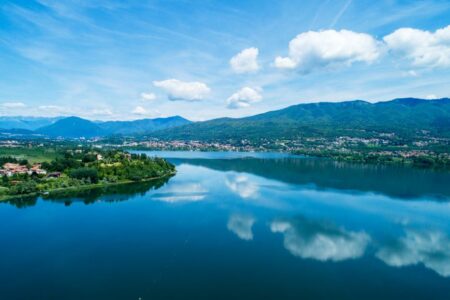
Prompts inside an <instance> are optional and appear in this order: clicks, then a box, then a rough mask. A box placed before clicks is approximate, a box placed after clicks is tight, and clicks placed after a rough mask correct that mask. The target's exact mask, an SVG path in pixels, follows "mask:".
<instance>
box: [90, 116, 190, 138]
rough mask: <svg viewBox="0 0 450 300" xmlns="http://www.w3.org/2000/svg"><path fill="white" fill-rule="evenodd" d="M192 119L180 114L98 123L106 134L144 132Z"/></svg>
mask: <svg viewBox="0 0 450 300" xmlns="http://www.w3.org/2000/svg"><path fill="white" fill-rule="evenodd" d="M190 123H191V121H189V120H186V119H185V118H182V117H180V116H173V117H168V118H157V119H142V120H135V121H108V122H102V123H97V124H98V126H100V128H101V129H102V130H103V131H104V133H105V134H106V135H113V134H123V135H127V134H143V133H146V132H153V131H156V130H162V129H166V128H171V127H175V126H181V125H186V124H190Z"/></svg>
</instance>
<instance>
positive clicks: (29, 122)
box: [0, 98, 450, 141]
mask: <svg viewBox="0 0 450 300" xmlns="http://www.w3.org/2000/svg"><path fill="white" fill-rule="evenodd" d="M39 125H43V126H39ZM11 131H13V132H22V133H23V132H28V133H32V134H41V135H45V136H49V137H64V138H79V137H86V138H90V137H105V136H112V135H128V136H129V135H133V136H144V137H156V138H160V139H180V140H203V141H220V140H229V139H265V138H266V139H271V138H281V139H292V138H297V137H308V136H311V137H313V136H314V137H320V136H340V135H350V136H364V135H367V133H368V132H378V133H382V132H385V133H396V134H398V135H403V136H411V135H415V134H417V133H418V132H423V131H426V132H429V133H431V134H433V135H435V136H442V137H450V99H449V98H442V99H436V100H424V99H417V98H402V99H394V100H391V101H385V102H377V103H370V102H367V101H363V100H354V101H346V102H320V103H307V104H298V105H294V106H290V107H287V108H284V109H281V110H276V111H270V112H267V113H263V114H258V115H254V116H250V117H244V118H219V119H213V120H209V121H203V122H191V121H189V120H187V119H184V118H182V117H180V116H174V117H168V118H157V119H142V120H135V121H107V122H96V121H89V120H86V119H82V118H79V117H68V118H62V117H60V118H28V119H27V118H25V117H16V118H14V117H1V118H0V133H3V134H4V133H5V132H11Z"/></svg>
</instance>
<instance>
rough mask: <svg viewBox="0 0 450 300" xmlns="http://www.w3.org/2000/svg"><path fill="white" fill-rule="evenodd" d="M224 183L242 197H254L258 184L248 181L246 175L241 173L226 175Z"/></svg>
mask: <svg viewBox="0 0 450 300" xmlns="http://www.w3.org/2000/svg"><path fill="white" fill-rule="evenodd" d="M225 184H226V185H227V186H228V187H229V188H230V190H232V191H233V192H235V193H236V194H238V195H239V196H240V197H241V198H244V199H247V198H252V197H255V196H257V193H258V185H257V184H255V183H254V182H252V181H250V180H249V178H248V176H246V175H243V174H230V175H228V176H227V178H226V179H225Z"/></svg>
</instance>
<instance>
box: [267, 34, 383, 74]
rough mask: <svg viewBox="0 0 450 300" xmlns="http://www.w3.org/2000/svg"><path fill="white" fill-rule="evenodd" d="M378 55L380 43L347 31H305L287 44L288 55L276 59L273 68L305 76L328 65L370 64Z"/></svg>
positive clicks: (366, 35) (363, 35) (365, 35)
mask: <svg viewBox="0 0 450 300" xmlns="http://www.w3.org/2000/svg"><path fill="white" fill-rule="evenodd" d="M379 56H380V43H379V42H377V41H376V40H375V39H374V38H373V37H372V36H370V35H368V34H365V33H357V32H353V31H349V30H340V31H336V30H324V31H308V32H304V33H301V34H299V35H297V37H295V38H294V39H293V40H291V41H290V43H289V56H288V57H280V56H279V57H277V58H276V59H275V66H276V67H278V68H285V69H298V70H299V71H301V72H304V73H308V72H311V71H313V70H315V69H318V68H323V67H328V66H340V65H347V66H349V65H351V64H352V63H355V62H365V63H371V62H373V61H375V60H376V59H378V57H379Z"/></svg>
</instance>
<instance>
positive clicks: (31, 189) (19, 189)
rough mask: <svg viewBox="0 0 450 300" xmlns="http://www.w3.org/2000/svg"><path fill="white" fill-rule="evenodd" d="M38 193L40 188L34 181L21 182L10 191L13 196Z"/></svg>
mask: <svg viewBox="0 0 450 300" xmlns="http://www.w3.org/2000/svg"><path fill="white" fill-rule="evenodd" d="M37 191H38V188H37V185H36V182H34V181H32V180H29V181H23V182H20V183H18V184H16V185H13V186H12V187H11V188H10V189H9V193H10V194H11V195H21V194H31V193H36V192H37Z"/></svg>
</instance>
